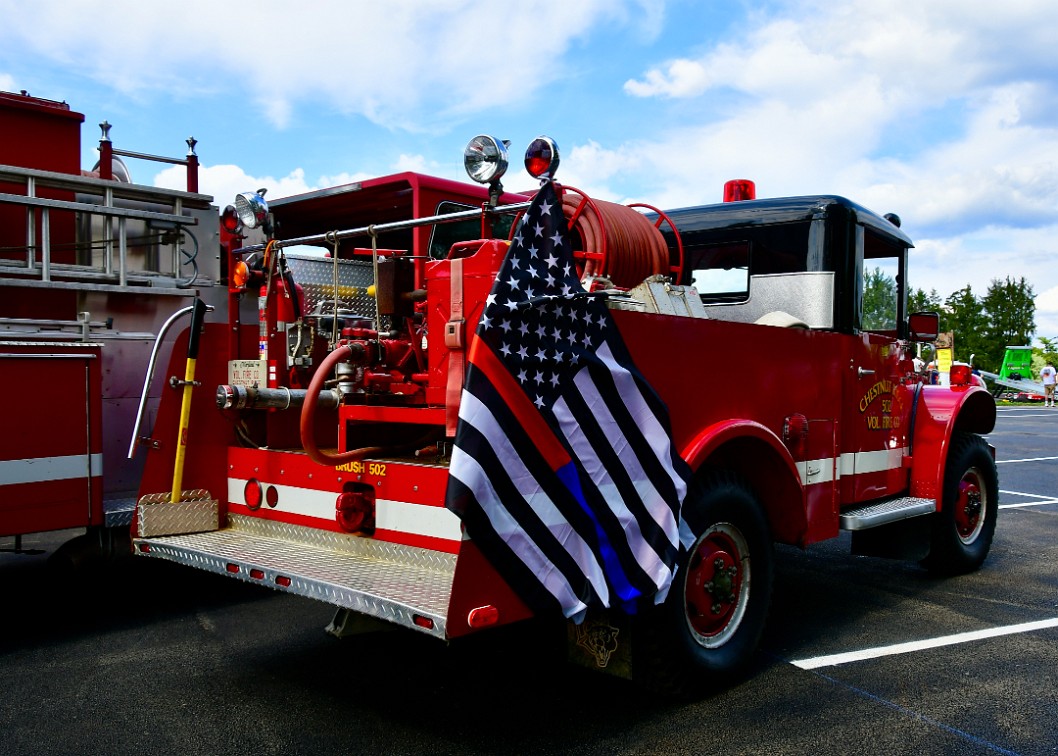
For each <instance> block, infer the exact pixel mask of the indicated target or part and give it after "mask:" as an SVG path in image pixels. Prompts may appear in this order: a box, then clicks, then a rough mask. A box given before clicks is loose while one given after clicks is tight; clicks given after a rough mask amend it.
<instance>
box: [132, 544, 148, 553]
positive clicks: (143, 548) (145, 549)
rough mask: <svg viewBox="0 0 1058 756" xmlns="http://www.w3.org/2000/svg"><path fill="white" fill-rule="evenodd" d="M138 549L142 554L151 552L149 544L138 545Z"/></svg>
mask: <svg viewBox="0 0 1058 756" xmlns="http://www.w3.org/2000/svg"><path fill="white" fill-rule="evenodd" d="M136 548H138V549H139V550H140V552H141V553H143V554H146V553H147V552H149V551H150V550H151V545H150V544H149V543H137V544H136Z"/></svg>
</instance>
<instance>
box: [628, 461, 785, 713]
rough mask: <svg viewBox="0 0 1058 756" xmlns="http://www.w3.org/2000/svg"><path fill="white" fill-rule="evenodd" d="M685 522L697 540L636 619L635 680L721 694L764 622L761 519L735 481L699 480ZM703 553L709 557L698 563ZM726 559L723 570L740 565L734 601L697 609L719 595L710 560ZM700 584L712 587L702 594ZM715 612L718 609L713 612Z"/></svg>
mask: <svg viewBox="0 0 1058 756" xmlns="http://www.w3.org/2000/svg"><path fill="white" fill-rule="evenodd" d="M684 519H685V520H686V522H687V524H688V525H689V526H690V527H691V530H692V531H693V532H694V534H695V536H696V539H697V540H696V541H695V544H694V545H693V546H692V547H691V548H690V549H689V550H687V551H686V552H685V553H683V554H681V556H680V560H679V568H678V570H677V572H676V577H675V578H674V579H673V582H672V587H671V588H670V589H669V595H668V597H667V599H666V600H665V602H664V603H663V604H662V605H661V606H657V607H653V608H652V609H650V610H648V611H646V612H644V613H643V614H642V615H640V616H639V617H638V618H637V621H636V630H635V634H634V636H633V637H634V638H635V641H634V643H635V651H634V661H633V668H634V670H635V671H634V673H633V674H634V676H635V678H636V679H637V680H638V681H639V682H640V683H642V684H644V685H646V686H647V687H648V688H650V689H651V690H654V691H657V692H662V693H666V694H669V695H683V694H686V693H690V692H694V691H697V690H705V689H716V688H721V687H724V686H727V685H729V684H731V683H732V682H734V681H735V680H737V679H738V678H739V677H741V676H742V675H743V674H744V673H745V671H746V669H747V668H748V667H749V665H750V663H751V661H752V660H753V657H754V655H755V653H756V649H757V644H758V642H759V641H760V636H761V633H762V631H763V629H764V624H765V621H766V620H767V616H768V608H769V605H770V603H771V590H772V582H773V573H774V547H773V545H772V541H771V532H770V529H769V527H768V522H767V519H766V518H765V516H764V512H763V510H762V508H761V506H760V503H759V502H758V501H757V498H756V496H754V495H753V493H752V491H751V490H750V489H749V487H748V486H747V485H746V484H745V483H744V482H743V481H742V480H741V479H740V478H739V477H738V476H736V475H734V474H732V473H727V472H718V473H712V474H709V475H708V476H706V477H705V478H703V479H702V480H701V481H700V483H698V484H696V486H695V487H694V488H692V491H691V493H690V494H688V497H687V501H686V503H685V504H684ZM729 546H730V547H731V548H728V547H729ZM703 554H708V555H709V556H708V557H707V558H706V559H705V560H703V559H702V555H703ZM718 555H720V556H718ZM732 555H733V556H734V559H733V560H732V561H731V562H729V563H728V564H729V567H727V568H726V569H728V570H730V569H731V568H732V567H735V562H737V563H738V566H737V567H736V568H735V569H736V570H737V577H732V578H731V579H730V582H731V583H732V584H733V585H730V586H728V588H729V589H730V590H731V591H732V592H731V593H730V594H729V598H732V599H733V600H731V601H723V602H718V603H717V604H714V605H713V607H699V606H696V604H700V603H701V602H702V600H703V599H704V600H705V601H712V600H714V597H715V596H716V595H718V594H719V593H720V591H719V589H718V588H717V587H716V586H714V583H716V584H717V585H719V584H721V582H722V578H721V577H718V576H720V574H721V573H720V570H718V569H715V564H718V562H717V561H716V560H718V559H719V560H720V561H723V560H724V559H726V558H727V556H732ZM711 565H714V566H711ZM689 582H690V587H688V583H689ZM706 583H707V584H708V585H709V586H711V587H710V588H703V586H704V585H705V584H706ZM725 585H726V583H725ZM736 592H737V595H736ZM716 606H721V607H723V608H722V611H719V612H715V611H713V610H714V608H715V607H716ZM716 614H719V615H720V616H719V617H717V616H715V615H716ZM714 626H715V632H713V630H714ZM703 630H704V634H703V632H700V631H703Z"/></svg>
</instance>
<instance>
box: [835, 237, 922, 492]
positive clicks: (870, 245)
mask: <svg viewBox="0 0 1058 756" xmlns="http://www.w3.org/2000/svg"><path fill="white" fill-rule="evenodd" d="M856 259H857V261H858V265H859V267H860V271H859V273H858V278H859V280H860V281H861V283H862V288H861V290H860V297H859V300H860V308H859V309H860V327H859V333H858V334H855V335H854V336H853V337H852V341H851V348H850V352H849V362H848V366H847V368H846V371H845V372H846V375H845V380H844V384H845V395H844V401H845V407H844V410H843V412H842V415H843V417H844V432H843V433H842V436H843V438H842V443H841V457H840V461H839V469H840V474H841V500H842V504H851V503H854V502H864V501H869V500H871V499H878V498H883V497H886V496H891V495H895V494H896V493H898V492H900V491H902V490H905V489H906V487H907V484H908V480H909V477H908V476H909V470H908V469H907V468H905V467H904V466H903V459H904V457H905V456H906V454H907V451H908V435H907V431H908V424H909V418H910V412H911V401H912V399H913V389H912V388H911V387H909V386H907V385H905V384H904V382H903V380H902V378H903V375H902V370H903V367H902V365H901V362H902V356H903V354H902V353H903V349H904V345H903V342H902V341H900V339H899V337H900V335H901V334H900V330H901V322H902V320H903V318H904V317H905V313H904V311H905V309H906V307H905V302H906V293H905V291H904V286H905V283H904V282H905V281H906V276H905V270H906V261H907V249H906V247H904V246H903V244H900V243H899V242H896V241H895V240H891V239H887V238H886V237H884V236H883V235H881V234H879V233H878V232H877V231H875V230H873V229H870V228H864V226H862V225H857V226H856Z"/></svg>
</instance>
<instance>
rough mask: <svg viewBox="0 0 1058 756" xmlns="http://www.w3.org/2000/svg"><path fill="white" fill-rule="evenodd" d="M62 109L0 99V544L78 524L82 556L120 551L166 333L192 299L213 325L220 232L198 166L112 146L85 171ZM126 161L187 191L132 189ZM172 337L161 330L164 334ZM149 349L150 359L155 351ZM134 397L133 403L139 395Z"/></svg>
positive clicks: (219, 291)
mask: <svg viewBox="0 0 1058 756" xmlns="http://www.w3.org/2000/svg"><path fill="white" fill-rule="evenodd" d="M83 121H84V116H83V115H82V114H80V113H77V112H74V111H73V110H71V109H70V107H69V105H67V104H66V103H61V102H54V101H51V100H44V99H40V98H36V97H31V96H29V95H27V94H26V93H25V92H22V93H20V94H15V93H8V92H0V391H2V392H3V395H4V396H5V397H7V399H8V401H6V402H5V403H4V406H3V408H2V409H0V429H2V432H0V537H5V538H6V537H13V539H14V544H13V546H14V550H15V551H20V550H21V549H22V536H23V535H25V534H27V533H36V532H44V531H57V530H67V529H82V530H84V535H83V536H81V537H78V538H74V539H73V540H72V541H70V542H69V543H68V544H67V546H64V547H63V553H65V554H66V555H68V556H70V557H72V558H76V559H77V560H78V561H80V560H81V559H83V558H85V557H89V556H91V555H93V554H99V553H104V554H105V553H107V552H108V551H110V550H111V549H112V548H114V547H115V545H116V547H117V548H118V549H120V551H121V553H127V552H128V548H129V545H128V526H129V523H130V522H131V519H132V511H133V507H134V505H135V501H136V493H137V491H138V488H139V484H140V475H141V470H142V467H143V458H142V455H140V456H139V457H138V458H133V459H130V447H131V446H132V442H133V441H134V439H135V436H134V435H133V434H134V428H135V426H136V418H137V415H138V414H140V415H142V416H143V417H144V419H145V420H148V421H149V420H150V418H152V417H153V415H154V413H155V411H156V410H157V405H158V400H159V397H160V393H161V391H162V387H163V381H162V380H159V381H157V382H156V383H154V382H152V383H149V384H148V385H146V386H145V385H144V377H145V375H147V368H148V365H150V364H153V363H154V362H157V363H158V364H167V363H168V361H169V350H170V349H171V346H172V343H173V338H174V336H175V331H172V332H170V329H169V326H170V325H171V324H173V323H176V322H178V321H179V319H180V318H181V317H184V318H185V319H186V316H187V315H188V314H189V313H190V310H191V307H190V305H189V303H190V302H192V301H195V300H196V299H198V300H202V301H204V302H207V303H209V305H210V306H215V307H218V308H219V310H220V311H219V313H218V314H219V316H220V317H222V318H223V317H224V311H225V310H224V308H225V307H226V304H225V303H226V298H227V286H223V285H218V284H220V282H221V280H222V271H221V267H220V266H221V264H222V262H224V261H225V258H222V257H221V255H220V241H221V240H220V233H221V232H220V230H219V223H218V219H217V210H216V208H214V207H212V206H211V204H210V200H211V198H210V197H208V196H205V195H202V194H199V193H198V190H197V182H198V158H197V156H196V155H195V152H194V140H188V146H189V150H188V154H187V156H186V158H180V159H170V158H158V157H154V156H150V155H143V154H140V153H135V152H129V151H124V150H118V149H115V148H114V146H113V144H112V143H111V141H110V138H109V136H108V131H109V128H110V127H109V125H108V124H103V135H102V139H101V140H100V144H99V148H100V160H99V164H98V165H97V166H96V167H95V169H94V170H93V171H91V172H82V171H81V169H80V167H79V166H80V161H81V136H80V128H81V123H82V122H83ZM122 156H124V157H127V158H128V157H131V158H138V159H148V160H161V161H163V162H167V163H176V164H181V165H185V166H186V167H187V190H186V191H171V190H167V189H159V188H156V187H151V186H143V185H138V184H134V183H131V180H130V178H129V171H128V168H127V166H126V165H125V163H124V162H123V161H122ZM167 332H168V335H166V334H167ZM156 343H157V345H158V349H157V351H152V350H154V349H155V344H156ZM141 395H142V396H143V399H142V401H141V400H140V397H141Z"/></svg>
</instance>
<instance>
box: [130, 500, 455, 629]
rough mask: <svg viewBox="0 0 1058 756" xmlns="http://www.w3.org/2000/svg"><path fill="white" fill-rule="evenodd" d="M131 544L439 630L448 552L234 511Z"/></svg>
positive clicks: (450, 569)
mask: <svg viewBox="0 0 1058 756" xmlns="http://www.w3.org/2000/svg"><path fill="white" fill-rule="evenodd" d="M133 548H134V550H135V552H136V553H137V554H141V555H143V556H151V557H158V558H161V559H167V560H169V561H172V562H178V563H179V564H185V565H188V566H191V567H198V568H199V569H203V570H207V571H209V572H216V573H218V574H221V575H227V576H229V577H234V578H238V579H239V580H244V581H246V582H248V583H258V584H261V585H266V586H268V587H270V588H275V589H277V590H281V591H286V592H288V593H295V594H297V595H299V596H306V597H308V598H314V599H317V600H319V601H324V602H326V603H328V604H331V605H333V606H340V607H344V608H346V609H350V610H352V611H354V612H358V613H360V614H365V615H368V616H370V617H376V618H378V619H381V620H386V621H388V622H392V623H394V624H397V625H400V626H402V627H407V628H411V629H414V630H418V631H419V632H425V633H427V634H428V635H433V636H436V637H438V638H442V639H443V638H445V637H446V636H445V620H446V618H447V616H448V604H449V599H450V597H451V594H452V579H453V577H454V576H455V566H456V555H455V554H446V553H443V552H439V551H432V550H429V549H421V548H413V547H411V546H402V545H400V544H394V543H387V542H385V541H376V540H374V539H371V538H360V537H357V536H349V535H344V534H341V533H331V532H328V531H323V530H316V529H314V528H305V527H300V526H297V525H287V524H285V523H278V522H271V521H268V520H261V519H257V518H254V517H241V516H236V515H229V516H228V527H227V528H224V529H223V530H215V531H212V532H206V533H191V534H185V535H171V536H159V537H153V538H136V539H134V541H133Z"/></svg>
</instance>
